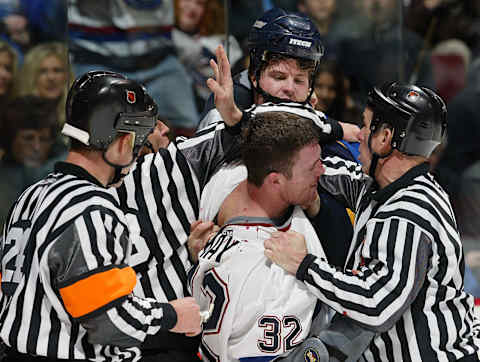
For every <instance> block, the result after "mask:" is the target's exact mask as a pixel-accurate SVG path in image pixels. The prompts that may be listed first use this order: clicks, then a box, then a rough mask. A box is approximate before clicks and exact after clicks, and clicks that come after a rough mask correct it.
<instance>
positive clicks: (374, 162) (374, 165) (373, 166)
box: [367, 133, 393, 180]
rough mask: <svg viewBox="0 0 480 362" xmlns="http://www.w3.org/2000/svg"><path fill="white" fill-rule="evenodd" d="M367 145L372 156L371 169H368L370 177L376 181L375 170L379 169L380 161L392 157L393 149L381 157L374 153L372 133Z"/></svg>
mask: <svg viewBox="0 0 480 362" xmlns="http://www.w3.org/2000/svg"><path fill="white" fill-rule="evenodd" d="M367 145H368V150H369V151H370V153H371V154H372V161H371V162H370V167H369V169H368V175H369V176H370V177H371V178H373V179H374V180H375V170H376V169H377V165H378V160H380V159H381V158H387V157H388V156H390V155H391V154H392V152H393V147H392V149H391V150H390V151H388V152H387V153H386V154H384V155H379V154H378V153H376V152H373V150H372V133H370V135H369V136H368V143H367Z"/></svg>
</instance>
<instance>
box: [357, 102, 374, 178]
mask: <svg viewBox="0 0 480 362" xmlns="http://www.w3.org/2000/svg"><path fill="white" fill-rule="evenodd" d="M372 116H373V112H372V110H371V109H370V108H368V107H366V108H365V110H364V111H363V127H362V128H361V129H360V133H359V136H358V138H359V140H360V146H359V148H358V150H359V152H360V154H359V156H358V160H359V161H360V163H361V164H362V170H363V172H365V173H368V170H369V169H370V164H371V162H372V152H371V151H370V149H369V148H368V137H369V136H370V123H371V121H372Z"/></svg>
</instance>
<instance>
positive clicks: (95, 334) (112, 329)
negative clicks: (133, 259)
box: [47, 206, 176, 346]
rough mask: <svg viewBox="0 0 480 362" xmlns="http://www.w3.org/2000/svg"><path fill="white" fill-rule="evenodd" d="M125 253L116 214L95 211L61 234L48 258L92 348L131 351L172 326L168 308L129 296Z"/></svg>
mask: <svg viewBox="0 0 480 362" xmlns="http://www.w3.org/2000/svg"><path fill="white" fill-rule="evenodd" d="M129 248H130V243H129V241H128V231H127V228H126V225H125V224H124V223H123V222H122V221H121V220H120V219H119V218H118V217H117V214H116V213H115V212H113V211H112V210H109V209H107V208H105V207H102V206H93V207H90V208H89V209H87V210H85V211H84V212H83V213H82V214H81V215H80V216H78V217H77V218H76V219H75V220H74V221H73V222H72V223H70V225H69V226H68V227H67V228H65V230H64V231H63V232H62V233H61V235H60V236H59V237H58V238H57V240H55V242H54V243H53V245H52V247H51V248H50V250H49V252H48V258H49V261H48V264H49V265H50V269H51V271H52V272H53V274H54V276H55V281H56V288H57V290H58V293H59V295H60V296H61V299H62V302H63V304H64V307H65V309H66V311H67V312H68V313H69V314H70V315H71V316H72V317H73V318H75V319H76V320H78V321H79V322H80V323H82V325H83V326H84V327H85V328H86V329H87V330H88V331H89V338H90V339H91V341H94V342H95V343H99V344H104V343H105V342H108V343H107V344H111V341H115V342H116V343H117V344H118V345H121V346H135V345H139V344H140V343H141V342H142V341H143V340H144V339H145V338H146V336H147V335H148V334H155V333H156V332H157V331H158V330H159V329H160V328H164V329H170V328H172V327H173V326H174V325H175V323H176V315H175V312H174V311H173V310H172V309H170V308H172V307H171V306H170V305H167V304H161V303H158V302H156V301H155V300H153V299H139V298H137V297H134V296H133V295H132V291H133V288H134V286H135V284H136V281H137V280H136V275H135V272H134V270H133V269H132V268H131V267H130V266H128V265H127V264H126V260H127V257H128V254H129V252H130V250H129ZM47 272H48V270H47ZM167 309H168V310H169V311H168V312H165V310H167Z"/></svg>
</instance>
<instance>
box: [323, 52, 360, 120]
mask: <svg viewBox="0 0 480 362" xmlns="http://www.w3.org/2000/svg"><path fill="white" fill-rule="evenodd" d="M346 85H347V82H346V81H345V76H344V74H343V71H342V69H341V68H340V66H339V65H338V63H336V62H335V61H332V60H326V61H322V62H320V64H319V66H318V71H317V75H316V77H315V85H314V88H315V94H316V95H317V99H318V102H317V104H316V105H315V109H318V110H319V111H322V112H323V113H325V114H326V115H327V116H329V117H332V118H334V119H336V120H338V121H342V122H347V123H352V124H356V125H357V126H360V125H361V122H362V113H363V110H362V108H361V107H360V106H359V105H358V104H357V103H356V102H355V101H354V100H352V99H350V100H349V98H352V96H351V95H350V94H349V93H348V88H347V87H346Z"/></svg>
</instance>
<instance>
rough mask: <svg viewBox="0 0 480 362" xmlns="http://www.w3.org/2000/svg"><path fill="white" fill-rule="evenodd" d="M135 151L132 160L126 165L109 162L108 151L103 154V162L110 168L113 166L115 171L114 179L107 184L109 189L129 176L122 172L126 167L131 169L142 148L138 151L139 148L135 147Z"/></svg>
mask: <svg viewBox="0 0 480 362" xmlns="http://www.w3.org/2000/svg"><path fill="white" fill-rule="evenodd" d="M133 151H134V152H133V154H132V160H131V161H130V162H129V163H128V164H126V165H117V164H115V163H113V162H110V161H109V160H107V156H106V153H107V150H105V151H103V152H102V158H103V160H104V161H105V162H106V163H107V164H108V165H109V166H112V167H113V169H114V171H115V173H114V174H113V179H112V180H111V181H110V182H109V183H108V184H107V187H110V186H113V185H115V184H117V183H119V182H120V181H121V180H123V178H124V177H125V176H127V174H128V173H122V170H123V169H124V168H126V167H129V166H130V165H131V164H132V163H134V162H135V159H136V158H137V155H138V152H139V151H140V147H138V149H137V147H135V149H134V150H133Z"/></svg>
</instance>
